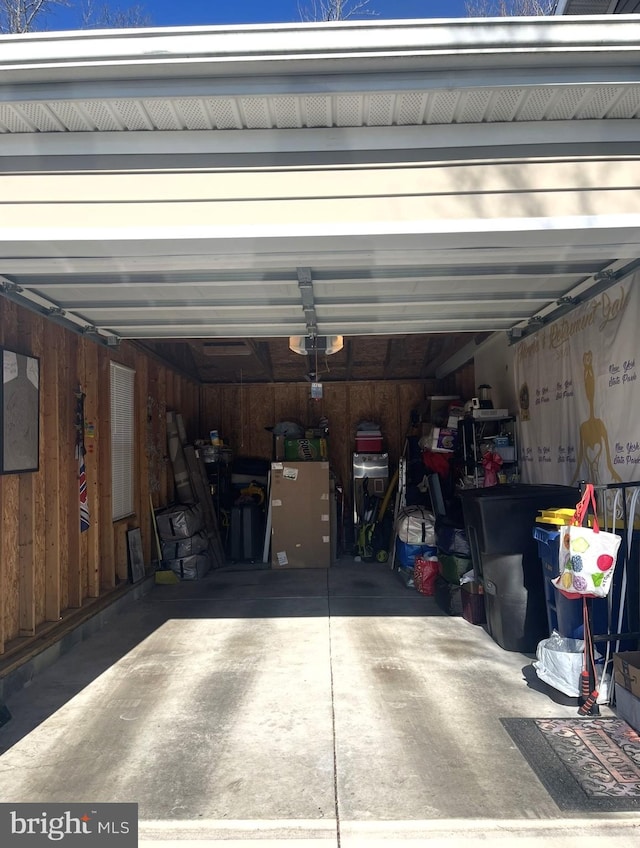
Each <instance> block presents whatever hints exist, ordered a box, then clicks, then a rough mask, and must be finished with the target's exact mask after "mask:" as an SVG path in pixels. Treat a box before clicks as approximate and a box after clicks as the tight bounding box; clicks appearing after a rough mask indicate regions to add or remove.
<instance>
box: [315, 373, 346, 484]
mask: <svg viewBox="0 0 640 848" xmlns="http://www.w3.org/2000/svg"><path fill="white" fill-rule="evenodd" d="M347 396H348V391H347V386H346V384H345V383H328V384H326V385H325V386H324V389H323V398H322V407H321V409H322V414H323V415H324V416H326V418H327V419H328V421H329V463H330V465H331V467H332V469H333V470H334V472H335V474H336V476H337V478H338V481H339V482H340V483H342V485H343V486H345V487H346V486H348V484H349V479H350V476H351V472H350V468H351V449H350V422H349V421H348V417H347Z"/></svg>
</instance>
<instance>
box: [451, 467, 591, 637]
mask: <svg viewBox="0 0 640 848" xmlns="http://www.w3.org/2000/svg"><path fill="white" fill-rule="evenodd" d="M460 494H461V498H462V511H463V515H464V523H465V529H466V531H467V537H468V539H469V545H470V547H471V557H472V560H473V570H474V572H475V574H476V577H477V579H479V580H480V581H482V583H483V585H484V593H485V609H486V617H487V625H486V626H487V631H488V633H489V635H490V636H491V638H492V639H493V640H494V642H497V643H498V645H500V647H501V648H504V649H505V650H506V651H520V652H521V653H524V654H532V653H535V651H536V648H537V646H538V642H540V641H541V640H542V639H544V638H545V637H546V636H548V632H547V606H546V598H545V592H544V575H543V570H542V567H541V565H540V558H539V556H538V547H537V543H536V541H535V539H534V538H533V527H534V525H535V522H536V518H537V516H538V512H539V511H540V510H541V509H553V508H554V507H555V508H562V507H575V505H576V503H577V502H578V501H579V500H580V492H579V490H578V488H577V487H572V486H553V485H528V484H525V483H520V484H513V485H504V486H491V487H488V488H486V489H464V490H462V492H461V493H460Z"/></svg>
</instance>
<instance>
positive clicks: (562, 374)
mask: <svg viewBox="0 0 640 848" xmlns="http://www.w3.org/2000/svg"><path fill="white" fill-rule="evenodd" d="M639 323H640V273H638V272H636V274H635V275H633V276H632V277H629V278H627V279H625V280H623V281H622V282H618V283H616V284H615V285H613V286H612V287H611V288H609V289H607V290H606V291H604V292H602V293H601V294H599V295H598V296H597V297H594V298H592V299H591V300H589V301H586V302H585V303H583V304H580V306H578V307H577V308H576V309H574V310H572V311H571V312H569V313H568V314H567V315H565V316H563V317H562V318H560V319H558V320H557V321H554V322H553V323H551V324H549V325H548V326H546V327H543V328H542V329H540V330H539V331H538V332H537V333H533V334H532V335H531V336H527V337H526V338H524V339H522V341H520V342H518V343H517V345H516V347H515V357H514V359H515V361H514V378H515V389H516V397H518V399H519V411H518V414H519V422H520V468H521V474H522V480H523V482H525V483H564V484H566V485H573V484H575V483H576V482H577V481H578V480H588V481H589V482H592V483H594V484H596V485H601V484H606V483H619V482H630V481H633V480H637V479H639V478H640V437H639V436H640V426H639V425H638V421H640V387H639V385H638V379H637V369H636V351H637V349H638V338H637V336H638V325H639Z"/></svg>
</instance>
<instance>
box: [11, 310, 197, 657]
mask: <svg viewBox="0 0 640 848" xmlns="http://www.w3.org/2000/svg"><path fill="white" fill-rule="evenodd" d="M0 344H1V345H2V346H4V347H5V348H8V349H10V350H15V351H16V352H18V353H23V354H28V355H31V356H37V357H39V358H40V451H39V470H38V471H37V472H34V473H25V474H6V475H1V476H0V517H1V521H0V653H4V654H5V655H10V654H12V653H13V652H14V651H16V650H17V649H22V648H24V646H25V644H27V645H28V643H29V641H30V640H32V639H33V637H35V636H37V635H40V633H41V632H42V631H43V630H44V629H51V624H50V623H52V622H59V621H64V619H65V618H67V617H68V616H69V614H70V612H71V611H72V610H78V609H80V608H83V607H85V606H88V605H90V604H91V602H92V600H95V599H97V598H101V597H103V596H104V595H106V594H108V593H110V592H112V591H113V590H114V589H116V588H118V587H120V586H122V585H123V584H124V583H126V581H127V579H128V578H127V545H126V531H127V530H129V529H133V528H136V527H140V529H141V532H142V539H143V547H144V553H145V562H146V563H148V564H150V562H151V560H152V558H155V556H156V554H155V550H154V549H153V548H152V527H151V521H150V515H151V512H150V498H151V500H152V501H153V504H154V506H155V507H158V506H163V505H165V504H167V503H169V502H170V501H171V500H172V499H173V489H172V485H171V484H170V479H171V476H170V474H169V473H168V467H167V462H168V459H167V451H166V423H165V422H166V412H167V410H176V411H179V412H181V413H182V415H183V417H184V420H185V426H186V428H187V432H188V434H189V436H190V437H191V438H195V436H196V430H197V426H198V421H199V400H200V399H199V387H198V384H197V383H194V382H191V381H188V380H186V379H185V378H183V377H182V376H180V375H179V374H176V373H175V372H174V371H172V370H171V369H169V368H167V367H166V366H165V365H163V364H161V363H160V362H159V361H157V360H154V359H151V358H149V357H148V356H147V355H146V354H144V353H142V352H140V351H139V350H138V349H137V348H136V347H135V346H133V345H130V344H123V345H122V346H121V347H120V348H118V349H114V350H112V349H108V348H106V347H104V346H102V345H98V344H96V343H95V342H94V341H92V340H91V339H90V337H88V336H79V335H77V334H75V333H72V332H70V331H68V330H66V329H65V328H63V327H61V326H59V325H57V324H54V323H52V322H50V321H47V320H45V319H44V318H43V317H41V316H39V315H37V314H34V313H33V312H31V311H28V310H25V309H22V308H21V307H20V306H17V305H16V304H15V303H13V302H11V301H9V300H6V299H5V298H0ZM112 360H113V361H116V362H119V363H121V364H122V365H126V366H129V367H131V368H133V369H134V370H135V372H136V377H135V415H136V419H135V422H136V443H135V463H136V465H135V473H134V485H135V513H134V515H132V516H130V517H128V518H126V519H123V520H121V521H117V522H113V521H112V519H111V514H112V511H111V507H112V504H111V456H110V392H109V363H110V361H112ZM78 386H80V387H81V388H82V391H83V392H84V393H85V395H86V399H85V420H86V422H87V425H88V426H87V428H86V431H85V445H86V449H87V454H86V456H85V464H86V473H87V485H88V499H89V510H90V515H91V526H90V528H89V530H87V531H86V532H84V533H81V532H80V519H79V494H78V463H77V460H76V458H75V441H76V432H75V404H76V398H75V392H76V391H77V388H78Z"/></svg>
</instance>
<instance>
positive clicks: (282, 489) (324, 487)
mask: <svg viewBox="0 0 640 848" xmlns="http://www.w3.org/2000/svg"><path fill="white" fill-rule="evenodd" d="M330 497H331V495H330V485H329V463H328V462H292V461H289V460H285V461H284V462H274V463H272V465H271V567H272V568H277V569H280V568H329V566H330V565H331V503H330Z"/></svg>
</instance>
